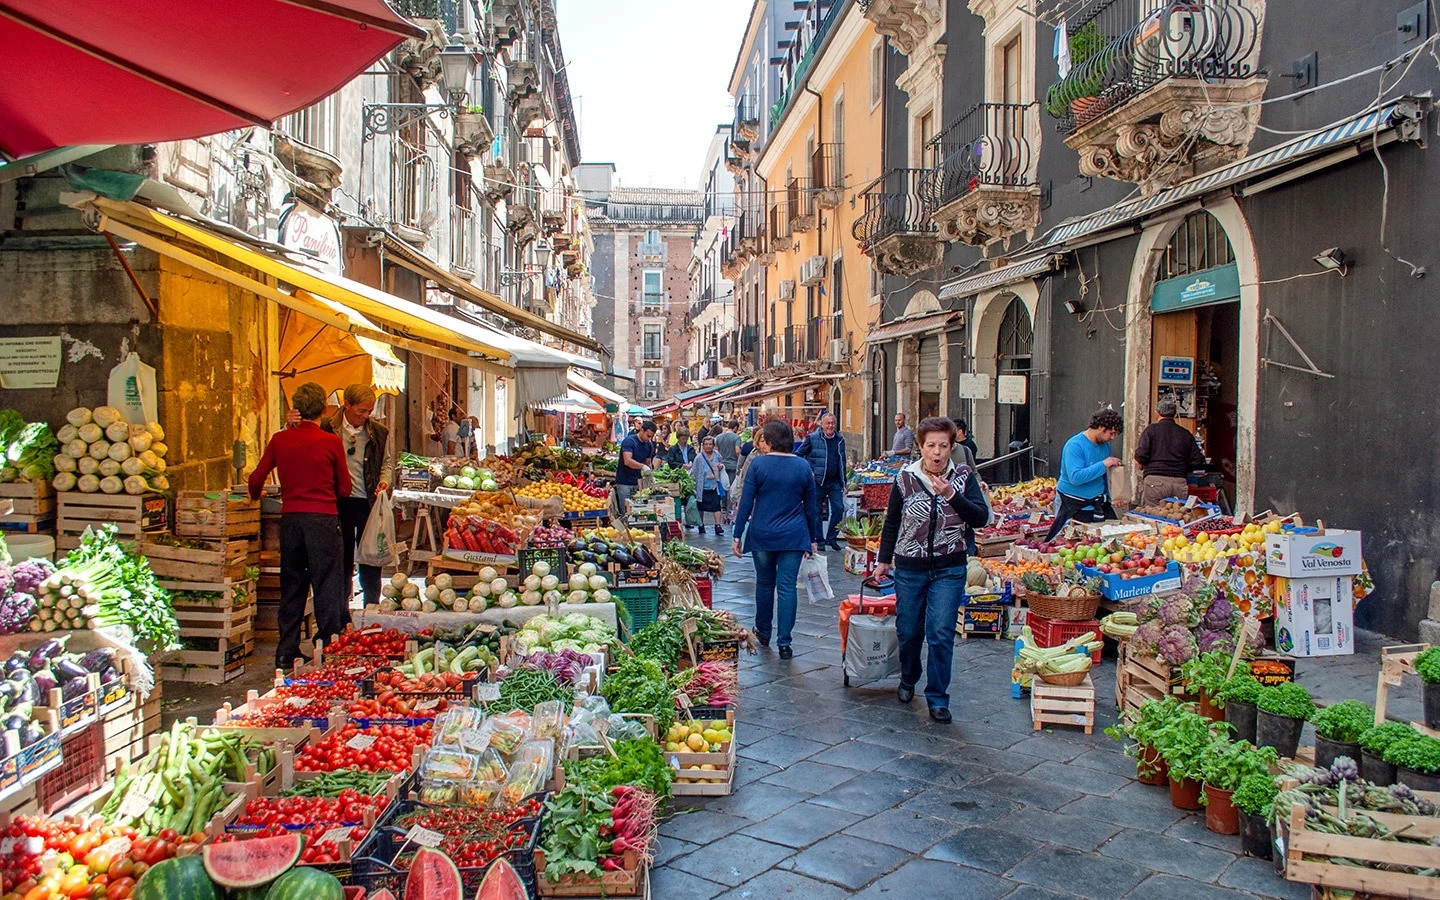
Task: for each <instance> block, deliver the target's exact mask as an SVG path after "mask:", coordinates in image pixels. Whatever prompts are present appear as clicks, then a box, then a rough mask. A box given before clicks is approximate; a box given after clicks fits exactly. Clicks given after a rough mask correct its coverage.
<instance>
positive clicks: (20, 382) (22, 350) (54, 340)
mask: <svg viewBox="0 0 1440 900" xmlns="http://www.w3.org/2000/svg"><path fill="white" fill-rule="evenodd" d="M59 383H60V336H59V335H56V336H54V337H25V338H0V388H5V389H6V390H19V389H22V388H53V387H55V386H56V385H57V384H59Z"/></svg>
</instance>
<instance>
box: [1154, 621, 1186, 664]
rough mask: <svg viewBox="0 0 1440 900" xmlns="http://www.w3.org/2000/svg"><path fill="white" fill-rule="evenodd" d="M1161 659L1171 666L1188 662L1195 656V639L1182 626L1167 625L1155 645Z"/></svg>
mask: <svg viewBox="0 0 1440 900" xmlns="http://www.w3.org/2000/svg"><path fill="white" fill-rule="evenodd" d="M1156 650H1157V651H1158V653H1157V654H1156V655H1158V656H1159V657H1160V658H1161V659H1163V660H1164V661H1165V662H1168V663H1169V664H1170V665H1172V666H1178V665H1180V664H1181V663H1184V662H1187V661H1189V659H1190V657H1192V656H1194V655H1195V637H1194V636H1193V635H1192V634H1190V629H1188V628H1186V627H1185V626H1184V625H1167V626H1165V630H1164V631H1163V632H1161V634H1160V640H1159V641H1158V642H1157V643H1156Z"/></svg>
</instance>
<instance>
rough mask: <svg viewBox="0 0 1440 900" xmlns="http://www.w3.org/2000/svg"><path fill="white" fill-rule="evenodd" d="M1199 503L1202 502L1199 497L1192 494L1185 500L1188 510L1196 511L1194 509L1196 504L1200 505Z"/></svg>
mask: <svg viewBox="0 0 1440 900" xmlns="http://www.w3.org/2000/svg"><path fill="white" fill-rule="evenodd" d="M1199 502H1200V498H1199V497H1196V496H1195V495H1194V494H1191V495H1190V496H1189V497H1186V498H1185V508H1186V509H1194V508H1195V504H1196V503H1199Z"/></svg>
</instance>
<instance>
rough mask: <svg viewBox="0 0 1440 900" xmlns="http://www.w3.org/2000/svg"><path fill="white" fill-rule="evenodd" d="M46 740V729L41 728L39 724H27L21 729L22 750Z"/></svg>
mask: <svg viewBox="0 0 1440 900" xmlns="http://www.w3.org/2000/svg"><path fill="white" fill-rule="evenodd" d="M44 739H45V729H43V728H41V727H40V723H39V722H30V723H27V724H26V725H25V726H24V727H23V728H21V729H20V749H22V750H23V749H25V748H26V747H29V746H30V745H31V744H38V743H40V742H41V741H43V740H44Z"/></svg>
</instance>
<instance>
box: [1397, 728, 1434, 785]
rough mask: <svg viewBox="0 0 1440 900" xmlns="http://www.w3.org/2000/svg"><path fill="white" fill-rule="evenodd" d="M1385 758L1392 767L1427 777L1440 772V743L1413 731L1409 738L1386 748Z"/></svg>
mask: <svg viewBox="0 0 1440 900" xmlns="http://www.w3.org/2000/svg"><path fill="white" fill-rule="evenodd" d="M1383 756H1384V759H1385V761H1386V762H1387V763H1389V764H1390V765H1392V766H1401V767H1403V768H1406V769H1411V770H1413V771H1416V772H1421V773H1423V774H1426V775H1433V774H1434V773H1436V772H1440V741H1437V740H1435V739H1434V738H1432V737H1430V736H1429V735H1425V734H1421V733H1419V732H1418V731H1414V730H1413V729H1412V731H1411V734H1410V735H1409V736H1408V737H1404V738H1401V739H1399V740H1396V741H1394V742H1392V743H1391V744H1390V746H1388V747H1386V748H1385V753H1384V754H1383Z"/></svg>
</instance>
